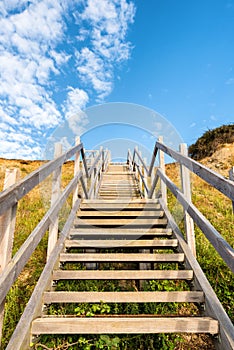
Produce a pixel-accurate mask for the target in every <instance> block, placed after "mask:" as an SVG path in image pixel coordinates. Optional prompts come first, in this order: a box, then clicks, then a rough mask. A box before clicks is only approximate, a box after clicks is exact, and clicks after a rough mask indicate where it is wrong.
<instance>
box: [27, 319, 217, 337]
mask: <svg viewBox="0 0 234 350" xmlns="http://www.w3.org/2000/svg"><path fill="white" fill-rule="evenodd" d="M218 331H219V325H218V321H216V320H214V319H212V318H210V317H153V316H150V317H137V316H134V317H126V316H125V317H120V316H119V315H118V316H117V317H113V316H112V317H44V318H38V319H36V320H34V321H33V323H32V329H31V333H32V334H33V335H39V334H150V333H152V334H153V333H210V334H217V333H218Z"/></svg>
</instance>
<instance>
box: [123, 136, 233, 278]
mask: <svg viewBox="0 0 234 350" xmlns="http://www.w3.org/2000/svg"><path fill="white" fill-rule="evenodd" d="M158 153H159V167H158V168H157V171H156V173H155V174H154V173H153V170H154V164H155V160H156V156H157V154H158ZM164 154H167V155H169V156H170V157H171V158H173V159H174V160H176V161H177V162H178V163H179V164H180V167H181V179H182V190H181V189H179V188H178V187H177V186H176V185H175V184H174V183H173V182H172V181H171V179H170V178H169V177H168V176H167V175H166V173H165V162H164ZM127 162H128V164H129V167H130V169H131V170H133V171H135V172H136V178H137V179H141V184H142V186H143V188H144V190H143V191H142V193H143V192H145V193H146V197H148V198H152V197H153V196H158V197H161V198H162V200H163V201H164V203H165V204H166V203H167V188H168V189H169V190H170V191H171V192H172V194H173V195H174V196H175V197H176V198H177V200H178V201H179V202H180V204H181V205H182V206H183V209H184V214H185V233H186V240H187V243H188V245H189V247H190V249H191V251H192V252H193V255H194V256H196V249H195V236H194V225H193V222H194V223H196V224H197V226H198V227H199V228H200V229H201V230H202V232H203V233H204V234H205V236H206V238H207V239H208V240H209V241H210V243H211V244H212V245H213V247H214V248H215V249H216V251H217V252H218V254H219V255H220V256H221V257H222V259H223V260H224V261H225V262H226V264H227V265H228V267H229V268H230V269H231V270H232V272H234V249H233V248H232V247H231V246H230V245H229V244H228V243H227V241H226V240H225V239H224V238H223V237H222V236H221V234H220V233H219V232H218V231H217V230H216V229H215V228H214V227H213V225H212V224H211V223H210V222H209V221H208V220H207V219H206V218H205V216H204V215H203V214H202V213H201V212H200V211H199V210H198V208H196V206H195V205H194V204H193V203H192V201H191V191H190V172H193V173H194V174H196V175H198V176H199V177H200V178H202V179H203V180H204V181H206V182H207V183H208V184H210V185H211V186H213V187H214V188H216V189H217V190H219V191H220V192H221V193H223V194H224V195H225V196H227V197H228V198H230V200H231V201H234V182H233V181H232V180H228V179H226V178H224V177H223V176H222V175H220V174H218V173H216V172H214V171H213V170H211V169H208V168H207V167H205V166H204V165H202V164H200V163H198V162H197V161H195V160H193V159H191V158H190V157H188V155H187V148H186V145H185V144H181V145H180V152H177V151H174V150H173V149H171V148H170V147H167V146H166V145H164V144H163V143H162V139H161V142H159V141H157V142H156V143H155V147H154V151H153V155H152V159H151V162H150V165H149V167H147V165H146V162H145V161H144V159H143V158H142V156H141V153H140V152H139V151H138V149H137V148H135V149H134V152H133V155H132V154H131V151H130V150H129V151H128V156H127ZM147 178H148V179H147ZM149 179H150V181H149ZM159 181H160V182H161V186H160V191H159V192H155V191H156V186H157V184H158V182H159Z"/></svg>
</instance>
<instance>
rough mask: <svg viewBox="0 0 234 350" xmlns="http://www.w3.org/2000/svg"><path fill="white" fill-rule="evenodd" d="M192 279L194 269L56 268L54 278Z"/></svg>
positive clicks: (55, 279) (56, 279)
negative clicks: (78, 269)
mask: <svg viewBox="0 0 234 350" xmlns="http://www.w3.org/2000/svg"><path fill="white" fill-rule="evenodd" d="M69 279H71V280H72V279H74V280H86V279H87V280H192V279H193V271H192V270H141V271H140V270H95V271H93V270H80V271H77V270H56V271H54V272H53V280H54V281H58V280H69Z"/></svg>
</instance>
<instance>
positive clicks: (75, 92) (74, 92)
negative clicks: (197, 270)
mask: <svg viewBox="0 0 234 350" xmlns="http://www.w3.org/2000/svg"><path fill="white" fill-rule="evenodd" d="M68 90H69V91H68V94H67V99H66V101H65V104H64V112H65V116H66V119H68V118H69V117H71V116H72V115H74V114H76V113H77V112H79V111H80V110H81V109H82V108H85V107H86V105H87V103H88V101H89V96H88V94H87V93H86V92H85V91H84V90H81V89H78V88H76V89H75V88H72V87H69V88H68Z"/></svg>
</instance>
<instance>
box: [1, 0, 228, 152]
mask: <svg viewBox="0 0 234 350" xmlns="http://www.w3.org/2000/svg"><path fill="white" fill-rule="evenodd" d="M108 102H125V103H131V104H139V105H143V106H145V107H146V108H149V109H152V110H154V111H156V112H158V113H160V114H161V115H162V116H164V118H166V120H168V122H169V123H171V124H173V125H174V127H175V129H176V130H177V131H178V133H179V134H180V135H181V138H182V140H183V141H184V142H186V143H188V144H192V143H193V142H194V141H196V139H197V138H198V137H199V136H201V134H202V133H204V132H205V131H206V130H208V129H211V128H214V127H217V126H219V125H222V124H227V123H232V122H234V1H232V0H212V1H211V0H202V1H201V0H196V1H195V0H189V1H188V0H177V1H175V0H144V1H143V0H141V1H140V0H32V1H26V0H21V1H18V0H3V1H1V3H0V157H7V158H28V159H30V158H31V159H34V158H40V157H41V156H42V154H43V152H44V150H45V148H46V145H47V142H48V138H49V137H50V136H51V135H52V134H53V133H54V132H55V131H56V129H57V128H58V127H59V126H60V125H61V123H63V122H64V121H66V120H69V118H72V117H73V116H74V115H75V114H77V112H79V111H80V110H85V109H86V108H90V107H91V106H94V105H97V104H101V103H108ZM78 114H79V113H78ZM79 115H80V117H78V123H80V128H78V129H77V130H79V131H80V133H82V131H84V128H83V127H84V125H85V123H84V120H83V119H82V115H81V114H79ZM100 123H101V120H99V124H100ZM105 130H106V129H105ZM151 131H152V132H153V130H151ZM87 142H88V141H87ZM71 143H72V142H71ZM86 146H87V147H88V148H89V145H86Z"/></svg>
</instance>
